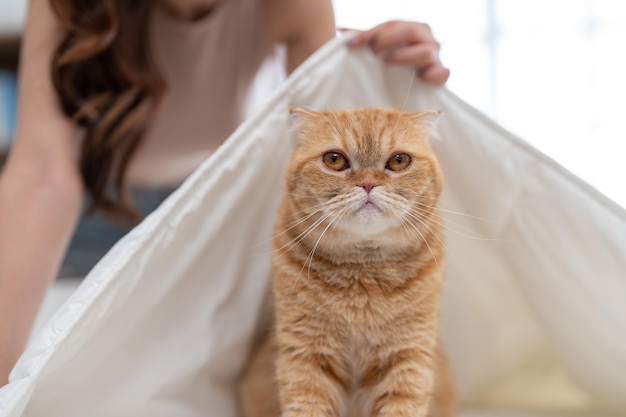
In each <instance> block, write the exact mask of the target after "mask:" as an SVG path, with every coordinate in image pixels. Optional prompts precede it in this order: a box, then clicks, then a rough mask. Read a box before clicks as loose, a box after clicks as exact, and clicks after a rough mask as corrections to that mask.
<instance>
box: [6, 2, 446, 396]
mask: <svg viewBox="0 0 626 417" xmlns="http://www.w3.org/2000/svg"><path fill="white" fill-rule="evenodd" d="M334 36H335V25H334V18H333V12H332V3H331V1H330V0H317V1H311V0H161V1H158V2H156V1H150V0H137V1H128V0H92V1H89V2H85V1H84V0H31V2H30V8H29V13H28V18H27V24H26V31H25V41H24V45H23V49H22V55H21V68H20V93H19V109H18V113H19V118H18V123H17V133H16V138H15V142H14V146H13V149H12V151H11V154H10V156H9V159H8V161H7V165H6V167H5V169H4V171H3V173H2V176H1V177H0V230H1V231H2V232H1V233H0V385H3V384H4V383H5V382H6V381H7V378H8V372H9V371H10V369H11V367H12V366H13V364H14V363H15V361H16V359H17V358H18V357H19V355H20V354H21V352H22V350H23V348H24V345H25V343H26V339H27V336H28V333H29V331H30V328H31V326H32V323H33V320H34V318H35V315H36V313H37V309H38V307H39V305H40V303H41V300H42V298H43V296H44V294H45V292H46V289H47V288H48V285H49V284H50V283H51V282H52V280H53V279H54V277H55V276H56V275H57V272H58V271H59V268H60V265H61V262H62V259H63V256H64V253H65V252H66V250H67V247H68V244H69V241H70V238H71V236H72V234H73V232H74V230H75V228H76V225H77V222H78V219H79V215H80V212H81V207H82V202H83V192H84V191H86V193H87V194H88V195H89V197H90V201H91V208H92V209H98V210H101V211H102V212H104V213H106V215H107V216H108V217H110V218H112V219H116V220H118V222H126V223H127V224H128V223H132V222H133V221H136V220H137V219H139V218H140V215H141V214H145V212H146V211H147V210H150V209H152V208H154V207H148V208H146V209H144V210H139V211H142V213H138V212H137V210H136V209H135V206H134V205H133V202H132V198H131V196H130V193H129V191H128V187H129V186H130V187H133V189H141V190H149V191H148V193H151V192H152V191H153V190H163V189H165V190H171V189H173V188H174V187H176V186H177V185H178V184H180V183H181V182H182V181H183V180H184V178H185V177H186V176H187V175H189V174H190V173H191V172H192V171H193V170H194V169H195V168H196V167H197V165H198V164H199V163H200V162H201V161H202V160H203V159H205V158H206V157H207V156H208V155H209V154H210V153H211V152H213V151H214V149H215V148H216V147H217V146H219V144H220V143H221V141H223V140H224V139H225V138H226V137H227V136H228V134H229V133H230V132H231V131H232V130H233V129H234V128H235V127H236V126H237V124H238V123H239V122H240V121H241V118H242V115H241V111H242V108H243V104H244V101H245V96H246V93H247V91H248V88H249V87H250V83H251V81H252V78H253V75H254V74H255V72H256V70H257V69H258V67H259V66H260V64H261V62H262V61H263V60H264V59H265V58H266V57H267V56H268V55H269V54H270V53H271V50H272V46H273V45H276V44H284V45H285V47H286V64H285V65H286V71H287V72H288V73H289V72H291V71H292V70H293V69H295V68H296V67H297V66H298V65H299V64H300V63H301V62H303V61H304V60H305V59H306V58H307V57H308V56H309V55H310V54H311V53H313V52H314V51H315V50H316V49H317V48H319V47H320V46H321V45H323V44H324V43H325V42H327V41H328V40H330V39H331V38H332V37H334ZM351 45H352V46H353V47H361V46H364V45H369V46H371V47H372V48H373V49H374V50H375V51H376V52H378V53H380V54H381V55H384V57H385V59H386V60H387V61H388V62H390V63H397V64H405V65H412V66H414V67H415V68H417V70H418V74H420V76H421V77H422V78H423V79H425V80H426V81H430V82H433V83H437V84H442V83H444V82H445V81H446V80H447V78H448V74H449V71H448V70H447V69H446V68H444V67H443V66H442V65H441V63H440V62H439V60H438V49H439V47H438V44H437V43H436V42H435V40H434V39H433V37H432V35H431V32H430V29H429V28H428V27H427V26H426V25H423V24H418V23H412V22H389V23H385V24H383V25H380V26H378V27H376V28H374V29H372V30H370V31H366V32H362V33H360V34H359V35H357V37H356V38H354V40H353V41H352V42H351ZM165 194H166V193H165ZM157 204H158V203H157ZM154 205H155V204H152V206H154Z"/></svg>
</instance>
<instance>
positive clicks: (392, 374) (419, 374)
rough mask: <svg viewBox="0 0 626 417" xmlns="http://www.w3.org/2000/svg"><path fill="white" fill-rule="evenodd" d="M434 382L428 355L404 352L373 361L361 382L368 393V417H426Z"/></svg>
mask: <svg viewBox="0 0 626 417" xmlns="http://www.w3.org/2000/svg"><path fill="white" fill-rule="evenodd" d="M434 381H435V372H434V369H433V359H432V355H431V353H430V352H424V351H423V350H421V349H405V350H402V351H397V352H395V353H394V354H393V355H392V356H390V357H388V358H386V359H384V360H382V361H381V360H377V361H375V362H374V363H372V364H371V365H370V367H369V369H368V370H367V371H366V373H365V375H364V378H363V379H362V381H361V386H362V387H363V388H366V389H367V391H368V393H369V395H368V397H369V399H370V401H369V403H370V407H369V408H370V413H369V416H370V417H426V416H427V415H428V410H429V405H430V401H431V398H432V394H433V387H434ZM368 386H369V388H367V387H368Z"/></svg>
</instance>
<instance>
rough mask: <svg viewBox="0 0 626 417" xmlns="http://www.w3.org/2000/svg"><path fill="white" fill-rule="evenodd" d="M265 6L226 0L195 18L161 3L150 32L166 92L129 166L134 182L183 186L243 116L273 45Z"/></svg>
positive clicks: (247, 0) (254, 0) (246, 0)
mask: <svg viewBox="0 0 626 417" xmlns="http://www.w3.org/2000/svg"><path fill="white" fill-rule="evenodd" d="M262 6H263V2H262V1H259V0H224V1H221V2H218V4H217V6H215V9H214V10H213V11H212V12H211V13H210V14H209V15H208V16H207V17H206V18H203V19H201V20H199V21H195V22H186V21H183V20H180V19H177V18H175V17H173V16H170V15H169V14H168V13H167V12H166V11H165V10H164V9H162V8H161V7H156V11H155V13H154V16H153V21H152V26H151V37H152V42H153V48H154V55H155V59H156V62H157V65H158V66H159V68H160V70H161V71H162V73H163V76H164V77H165V80H166V82H167V91H166V93H165V95H164V97H163V99H162V101H161V103H160V104H159V107H158V108H157V111H156V115H155V119H154V120H153V123H152V125H151V126H150V128H149V129H148V131H147V133H146V138H145V141H144V143H143V145H142V147H141V148H140V150H139V151H138V153H137V155H136V158H135V160H134V161H133V163H132V165H131V166H130V168H129V174H128V177H129V181H130V183H132V184H135V185H143V186H175V185H178V184H180V183H181V182H182V181H183V180H184V179H185V178H186V177H187V176H188V175H189V174H190V173H191V172H192V171H193V170H194V169H195V168H196V167H197V166H198V165H199V164H200V163H201V162H202V161H203V160H204V159H206V158H207V157H208V156H209V155H210V154H211V153H212V152H213V151H215V149H216V148H217V147H218V146H219V145H220V144H221V143H222V142H223V141H224V140H225V139H226V138H227V137H228V136H229V135H230V134H231V133H232V132H233V130H234V129H235V128H236V127H237V125H238V124H239V123H240V122H241V120H242V118H243V110H244V105H245V100H246V96H247V93H248V90H249V88H250V85H251V83H252V81H253V78H254V75H255V74H256V72H257V71H258V69H259V67H260V65H261V64H262V63H263V61H264V60H265V59H266V58H267V57H268V56H269V55H270V52H271V50H272V48H271V42H270V40H269V36H268V31H267V29H266V27H265V19H264V13H263V12H264V11H263V10H262V9H261V8H262Z"/></svg>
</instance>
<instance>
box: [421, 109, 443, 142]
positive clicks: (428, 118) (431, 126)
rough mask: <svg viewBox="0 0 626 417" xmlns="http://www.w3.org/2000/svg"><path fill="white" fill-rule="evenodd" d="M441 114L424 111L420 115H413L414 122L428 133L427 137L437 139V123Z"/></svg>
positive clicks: (439, 112)
mask: <svg viewBox="0 0 626 417" xmlns="http://www.w3.org/2000/svg"><path fill="white" fill-rule="evenodd" d="M441 113H443V112H442V111H441V110H426V111H424V112H421V113H414V115H415V118H414V120H415V121H416V122H417V123H418V124H419V125H420V126H422V127H424V128H425V130H426V131H427V132H428V135H429V136H430V137H431V138H433V139H439V135H438V134H437V122H438V121H439V116H441Z"/></svg>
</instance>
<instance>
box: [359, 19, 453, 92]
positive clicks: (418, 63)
mask: <svg viewBox="0 0 626 417" xmlns="http://www.w3.org/2000/svg"><path fill="white" fill-rule="evenodd" d="M366 45H367V46H369V47H370V48H372V50H373V51H374V52H375V53H376V54H378V55H380V56H382V57H383V59H384V60H385V62H388V63H390V64H398V65H408V66H411V67H414V68H415V69H416V70H417V73H418V75H419V77H420V78H421V79H422V80H424V81H427V82H430V83H433V84H437V85H442V84H445V82H446V81H447V80H448V77H449V76H450V70H449V69H448V68H446V67H444V66H443V65H442V64H441V61H440V60H439V47H440V45H439V43H438V42H437V41H436V40H435V38H434V37H433V34H432V31H431V30H430V27H429V26H428V25H427V24H425V23H418V22H404V21H390V22H386V23H383V24H381V25H378V26H376V27H374V28H372V29H370V30H367V31H364V32H358V33H357V34H356V35H355V36H354V38H352V39H350V41H348V46H349V47H350V48H359V47H362V46H366Z"/></svg>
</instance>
